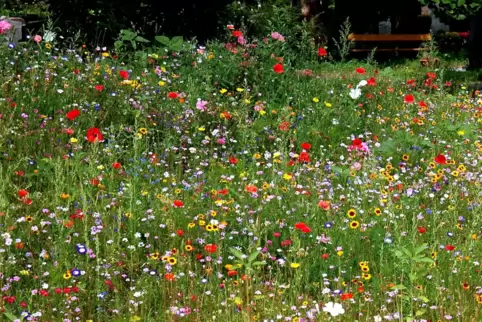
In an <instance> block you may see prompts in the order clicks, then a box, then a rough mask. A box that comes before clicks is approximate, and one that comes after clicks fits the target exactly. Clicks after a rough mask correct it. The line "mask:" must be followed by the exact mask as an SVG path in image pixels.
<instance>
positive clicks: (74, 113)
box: [65, 109, 80, 121]
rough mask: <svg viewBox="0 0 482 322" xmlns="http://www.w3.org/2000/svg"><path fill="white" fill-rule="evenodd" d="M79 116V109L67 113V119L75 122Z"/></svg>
mask: <svg viewBox="0 0 482 322" xmlns="http://www.w3.org/2000/svg"><path fill="white" fill-rule="evenodd" d="M79 115H80V111H79V110H78V109H73V110H71V111H69V112H67V114H65V117H66V118H68V119H69V120H71V121H73V120H75V119H76V118H77V117H78V116H79Z"/></svg>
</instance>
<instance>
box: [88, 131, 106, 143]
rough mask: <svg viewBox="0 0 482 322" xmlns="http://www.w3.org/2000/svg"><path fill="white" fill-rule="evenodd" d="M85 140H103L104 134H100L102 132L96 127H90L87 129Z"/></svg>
mask: <svg viewBox="0 0 482 322" xmlns="http://www.w3.org/2000/svg"><path fill="white" fill-rule="evenodd" d="M87 140H88V141H89V142H92V143H94V142H97V141H102V140H104V136H103V135H102V132H100V130H99V129H98V128H96V127H92V128H90V129H88V130H87Z"/></svg>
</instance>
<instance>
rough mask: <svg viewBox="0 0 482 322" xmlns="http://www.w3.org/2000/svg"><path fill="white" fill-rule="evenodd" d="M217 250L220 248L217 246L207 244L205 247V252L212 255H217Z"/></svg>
mask: <svg viewBox="0 0 482 322" xmlns="http://www.w3.org/2000/svg"><path fill="white" fill-rule="evenodd" d="M217 249H218V246H216V244H207V245H206V246H204V250H205V251H206V252H208V253H210V254H212V253H215V252H216V250H217Z"/></svg>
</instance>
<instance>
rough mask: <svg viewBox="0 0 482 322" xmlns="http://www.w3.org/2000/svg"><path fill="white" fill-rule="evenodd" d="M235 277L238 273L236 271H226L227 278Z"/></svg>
mask: <svg viewBox="0 0 482 322" xmlns="http://www.w3.org/2000/svg"><path fill="white" fill-rule="evenodd" d="M236 275H238V272H237V271H228V276H229V277H232V276H236Z"/></svg>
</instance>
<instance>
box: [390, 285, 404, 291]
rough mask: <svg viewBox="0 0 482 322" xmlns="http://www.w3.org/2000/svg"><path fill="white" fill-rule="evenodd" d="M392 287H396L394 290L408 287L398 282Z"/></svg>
mask: <svg viewBox="0 0 482 322" xmlns="http://www.w3.org/2000/svg"><path fill="white" fill-rule="evenodd" d="M392 289H394V290H405V289H406V287H405V285H403V284H398V285H395V286H394V287H392Z"/></svg>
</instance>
